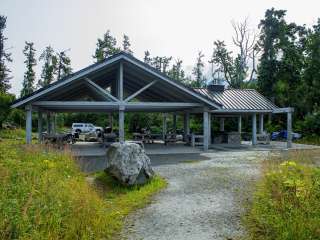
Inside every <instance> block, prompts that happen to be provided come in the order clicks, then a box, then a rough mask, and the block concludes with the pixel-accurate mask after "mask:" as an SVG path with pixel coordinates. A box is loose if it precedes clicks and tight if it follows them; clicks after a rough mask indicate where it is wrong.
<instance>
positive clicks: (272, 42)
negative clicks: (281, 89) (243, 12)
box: [258, 8, 286, 100]
mask: <svg viewBox="0 0 320 240" xmlns="http://www.w3.org/2000/svg"><path fill="white" fill-rule="evenodd" d="M285 14H286V11H284V10H275V9H273V8H272V9H269V10H267V11H266V13H265V18H264V19H263V20H261V22H260V25H259V28H261V35H260V39H259V46H260V48H261V50H262V56H261V58H260V65H259V67H258V88H259V90H260V91H261V92H262V93H263V94H264V95H265V96H267V97H269V98H270V99H273V100H274V99H275V94H274V92H275V85H276V82H277V72H276V70H277V69H278V67H279V64H278V60H277V57H278V56H279V52H280V49H279V47H280V46H279V42H278V41H279V39H282V38H283V37H284V34H285V33H284V30H285V29H286V22H285V20H284V16H285Z"/></svg>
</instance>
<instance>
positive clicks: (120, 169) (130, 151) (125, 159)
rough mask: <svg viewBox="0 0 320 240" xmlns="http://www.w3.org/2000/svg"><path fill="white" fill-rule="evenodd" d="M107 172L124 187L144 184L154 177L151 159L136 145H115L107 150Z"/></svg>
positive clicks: (128, 143)
mask: <svg viewBox="0 0 320 240" xmlns="http://www.w3.org/2000/svg"><path fill="white" fill-rule="evenodd" d="M105 172H107V173H108V174H110V175H112V176H113V177H115V178H116V179H117V180H118V181H119V182H120V183H122V184H123V185H128V186H130V185H135V184H144V183H145V182H146V181H147V179H149V178H151V177H152V176H153V175H154V171H153V170H152V168H151V164H150V158H149V157H148V156H147V155H146V154H145V151H144V149H143V148H142V147H141V146H140V145H138V144H136V143H130V142H125V143H113V144H111V145H110V146H109V148H108V150H107V168H106V169H105Z"/></svg>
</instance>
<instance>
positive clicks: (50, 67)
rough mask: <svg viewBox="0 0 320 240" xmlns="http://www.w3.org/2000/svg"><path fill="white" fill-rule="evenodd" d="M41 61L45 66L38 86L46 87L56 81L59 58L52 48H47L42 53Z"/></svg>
mask: <svg viewBox="0 0 320 240" xmlns="http://www.w3.org/2000/svg"><path fill="white" fill-rule="evenodd" d="M39 61H42V62H44V64H43V67H42V71H41V79H40V80H39V81H38V86H39V87H45V86H47V85H49V84H50V83H52V82H53V81H54V79H55V76H56V74H57V68H58V58H57V55H56V53H55V52H54V50H53V48H52V47H51V46H48V47H46V49H45V50H44V51H43V52H42V53H41V55H40V58H39Z"/></svg>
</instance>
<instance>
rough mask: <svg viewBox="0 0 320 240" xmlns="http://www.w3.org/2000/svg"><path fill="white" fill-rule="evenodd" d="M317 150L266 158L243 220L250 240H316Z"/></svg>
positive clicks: (319, 220)
mask: <svg viewBox="0 0 320 240" xmlns="http://www.w3.org/2000/svg"><path fill="white" fill-rule="evenodd" d="M319 156H320V151H319V150H313V151H294V152H292V153H290V154H289V156H287V157H286V158H287V159H286V160H285V161H284V159H283V158H282V159H281V158H273V159H268V160H267V161H266V162H265V164H264V171H263V172H264V176H263V177H262V179H261V180H260V182H259V183H258V185H257V191H256V193H255V196H254V199H253V203H252V205H251V208H250V210H249V212H248V215H247V216H246V217H245V222H246V226H247V228H248V234H249V238H250V239H255V240H259V239H264V240H268V239H279V240H305V239H320V169H319V167H317V166H316V165H315V164H319V162H320V159H319Z"/></svg>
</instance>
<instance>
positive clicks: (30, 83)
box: [21, 42, 37, 97]
mask: <svg viewBox="0 0 320 240" xmlns="http://www.w3.org/2000/svg"><path fill="white" fill-rule="evenodd" d="M25 43H26V46H25V48H24V50H23V54H24V55H25V57H26V60H25V61H24V63H25V64H26V68H27V69H26V72H25V73H24V78H23V84H22V85H23V86H22V90H21V97H23V96H26V95H29V94H31V93H32V92H33V91H34V89H35V88H34V81H35V78H36V75H35V72H34V70H33V68H34V66H36V64H37V61H36V58H35V52H36V50H35V49H34V46H33V45H34V43H32V42H25Z"/></svg>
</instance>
